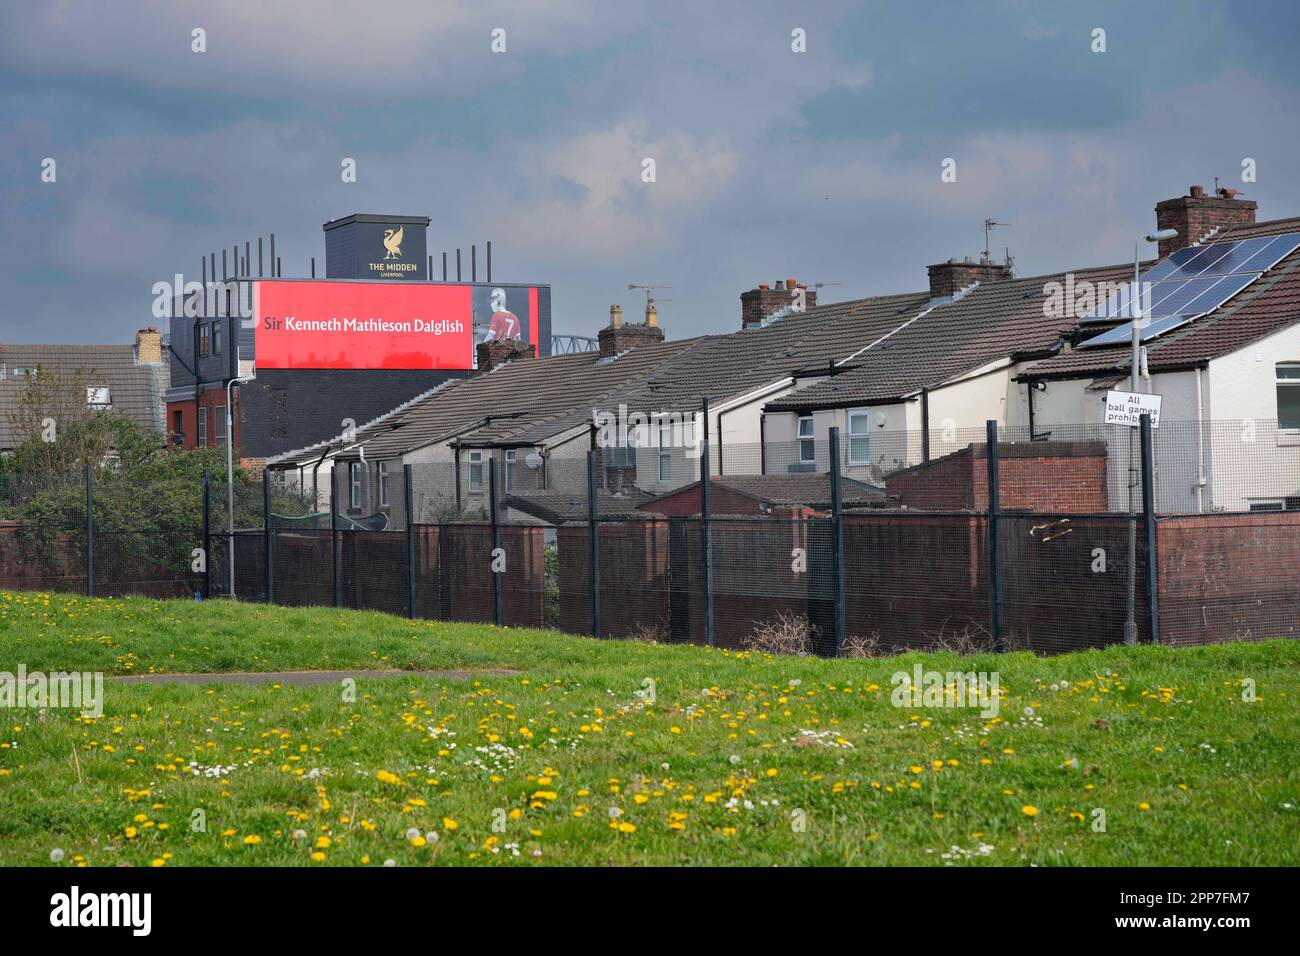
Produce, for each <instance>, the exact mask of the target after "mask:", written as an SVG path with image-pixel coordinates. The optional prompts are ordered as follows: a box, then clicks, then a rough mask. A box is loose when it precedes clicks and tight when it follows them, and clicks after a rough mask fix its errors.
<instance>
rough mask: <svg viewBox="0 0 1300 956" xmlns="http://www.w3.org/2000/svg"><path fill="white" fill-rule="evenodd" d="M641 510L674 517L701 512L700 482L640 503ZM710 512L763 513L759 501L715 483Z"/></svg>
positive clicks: (689, 515) (711, 490)
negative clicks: (645, 502)
mask: <svg viewBox="0 0 1300 956" xmlns="http://www.w3.org/2000/svg"><path fill="white" fill-rule="evenodd" d="M639 507H640V510H642V511H647V512H653V513H654V514H661V515H669V516H672V517H681V518H689V517H691V516H692V515H698V514H699V513H700V486H699V484H698V483H697V484H695V485H691V486H689V487H686V488H683V489H682V490H681V491H676V492H669V493H668V494H667V495H665V496H664V497H662V498H658V499H655V500H654V501H653V502H650V503H647V504H644V505H640V506H639ZM709 512H710V514H715V515H757V514H762V512H761V511H760V510H759V507H758V502H757V501H755V500H754V499H753V498H750V497H748V496H747V495H741V494H737V493H736V492H734V491H732V490H731V489H730V488H726V487H723V486H722V485H718V484H716V483H715V484H713V485H712V486H710V488H709Z"/></svg>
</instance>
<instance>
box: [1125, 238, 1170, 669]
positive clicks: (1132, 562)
mask: <svg viewBox="0 0 1300 956" xmlns="http://www.w3.org/2000/svg"><path fill="white" fill-rule="evenodd" d="M1176 235H1178V230H1177V229H1161V230H1160V231H1159V232H1151V233H1148V234H1147V235H1145V236H1143V237H1142V238H1141V239H1138V240H1137V241H1136V242H1134V243H1133V291H1132V293H1131V294H1130V295H1129V311H1130V312H1132V314H1133V321H1132V322H1131V323H1130V325H1131V329H1132V333H1133V334H1132V337H1131V339H1130V342H1131V355H1130V357H1129V390H1130V391H1132V392H1134V393H1136V392H1137V390H1138V374H1139V364H1140V362H1141V356H1142V337H1141V331H1140V330H1139V329H1138V321H1139V320H1140V319H1141V318H1142V278H1141V272H1142V263H1141V256H1142V243H1144V242H1160V241H1162V240H1164V239H1172V238H1174V237H1175V236H1176ZM1137 483H1138V474H1137V461H1136V452H1135V451H1134V449H1133V428H1132V426H1128V614H1127V615H1126V616H1125V618H1124V643H1125V644H1136V643H1137Z"/></svg>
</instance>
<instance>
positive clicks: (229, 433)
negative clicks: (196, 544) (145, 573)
mask: <svg viewBox="0 0 1300 956" xmlns="http://www.w3.org/2000/svg"><path fill="white" fill-rule="evenodd" d="M252 380H253V376H252V375H241V376H239V377H238V378H232V379H231V380H230V381H229V382H227V383H226V507H227V509H228V510H227V512H226V521H227V532H228V533H227V535H226V541H227V545H226V547H227V548H228V549H229V550H228V551H227V573H228V575H229V581H230V596H231V598H234V596H235V455H234V451H233V449H234V445H235V431H234V421H235V418H234V415H233V414H232V413H231V410H230V406H231V397H230V395H231V393H230V386H232V385H235V384H238V383H242V382H251V381H252Z"/></svg>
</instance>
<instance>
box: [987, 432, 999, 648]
mask: <svg viewBox="0 0 1300 956" xmlns="http://www.w3.org/2000/svg"><path fill="white" fill-rule="evenodd" d="M984 427H985V432H986V436H987V437H986V439H985V447H986V450H987V457H988V463H989V504H988V522H989V634H990V636H991V637H992V638H993V649H994V650H995V651H1000V650H1002V569H1001V566H1000V564H1001V559H1000V558H999V555H998V515H999V513H1000V512H1001V510H1002V503H1001V498H1000V491H999V486H998V423H997V422H996V421H993V420H992V419H989V420H988V421H987V422H985V423H984Z"/></svg>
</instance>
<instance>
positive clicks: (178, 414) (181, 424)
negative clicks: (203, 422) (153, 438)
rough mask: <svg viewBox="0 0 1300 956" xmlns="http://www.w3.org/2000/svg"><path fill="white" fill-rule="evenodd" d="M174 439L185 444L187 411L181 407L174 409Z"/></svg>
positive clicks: (179, 443) (180, 443) (177, 442)
mask: <svg viewBox="0 0 1300 956" xmlns="http://www.w3.org/2000/svg"><path fill="white" fill-rule="evenodd" d="M172 441H173V442H175V443H176V444H178V445H183V444H185V413H184V412H183V411H181V410H180V409H179V408H177V409H175V410H173V411H172Z"/></svg>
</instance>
